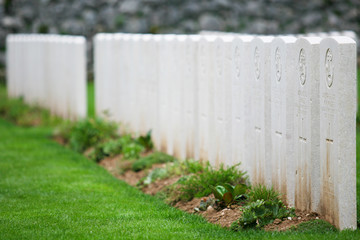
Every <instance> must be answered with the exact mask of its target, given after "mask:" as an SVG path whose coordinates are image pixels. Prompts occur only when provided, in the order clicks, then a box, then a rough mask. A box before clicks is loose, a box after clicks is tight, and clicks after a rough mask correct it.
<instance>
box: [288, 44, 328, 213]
mask: <svg viewBox="0 0 360 240" xmlns="http://www.w3.org/2000/svg"><path fill="white" fill-rule="evenodd" d="M320 41H321V38H317V37H307V38H300V39H298V40H297V41H296V43H295V46H294V48H293V49H292V51H293V56H294V60H295V62H294V64H293V69H292V74H291V75H292V78H291V79H294V81H295V84H294V93H293V95H294V156H295V165H296V174H295V176H296V180H295V206H296V207H297V208H298V209H301V210H305V211H314V212H317V211H319V197H320V181H319V180H320V179H319V172H320V168H319V167H320V165H319V154H320V148H319V139H320V136H319V128H320V115H319V74H320V72H319V66H320V65H319V62H320V59H319V49H320Z"/></svg>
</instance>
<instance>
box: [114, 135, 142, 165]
mask: <svg viewBox="0 0 360 240" xmlns="http://www.w3.org/2000/svg"><path fill="white" fill-rule="evenodd" d="M119 141H120V145H121V148H122V150H121V153H122V154H123V157H124V159H138V158H139V157H140V154H141V153H142V152H143V151H144V150H145V148H144V147H143V146H142V145H141V144H139V143H137V142H136V141H135V140H134V139H133V138H132V137H131V135H130V134H128V135H124V136H122V137H121V138H120V140H119Z"/></svg>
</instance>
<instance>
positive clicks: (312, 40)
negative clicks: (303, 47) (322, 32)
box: [296, 37, 322, 44]
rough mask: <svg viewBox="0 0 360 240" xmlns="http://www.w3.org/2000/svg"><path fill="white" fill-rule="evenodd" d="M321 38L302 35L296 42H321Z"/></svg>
mask: <svg viewBox="0 0 360 240" xmlns="http://www.w3.org/2000/svg"><path fill="white" fill-rule="evenodd" d="M321 39H322V38H320V37H300V38H298V39H297V40H296V42H297V43H303V44H320V42H321Z"/></svg>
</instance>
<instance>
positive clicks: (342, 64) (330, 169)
mask: <svg viewBox="0 0 360 240" xmlns="http://www.w3.org/2000/svg"><path fill="white" fill-rule="evenodd" d="M356 84H357V81H356V43H355V42H354V41H353V40H352V39H351V38H347V37H332V38H326V39H324V40H322V41H321V44H320V183H321V192H320V194H321V195H320V207H319V209H320V214H322V215H324V216H325V218H326V219H327V220H328V221H330V222H331V223H332V224H335V225H336V226H337V227H339V228H340V229H345V228H351V229H356V121H355V119H356V91H357V90H356Z"/></svg>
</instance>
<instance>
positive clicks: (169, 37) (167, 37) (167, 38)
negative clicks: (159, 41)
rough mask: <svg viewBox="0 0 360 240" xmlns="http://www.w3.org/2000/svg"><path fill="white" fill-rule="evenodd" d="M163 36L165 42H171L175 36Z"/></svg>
mask: <svg viewBox="0 0 360 240" xmlns="http://www.w3.org/2000/svg"><path fill="white" fill-rule="evenodd" d="M163 36H164V40H165V41H173V40H174V39H175V34H165V35H163Z"/></svg>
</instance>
